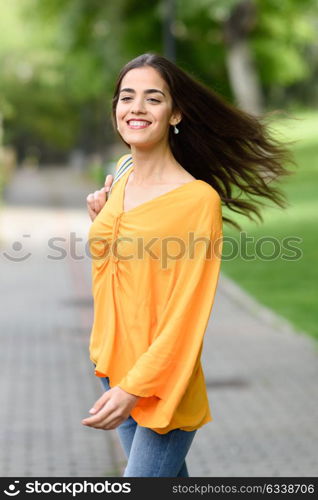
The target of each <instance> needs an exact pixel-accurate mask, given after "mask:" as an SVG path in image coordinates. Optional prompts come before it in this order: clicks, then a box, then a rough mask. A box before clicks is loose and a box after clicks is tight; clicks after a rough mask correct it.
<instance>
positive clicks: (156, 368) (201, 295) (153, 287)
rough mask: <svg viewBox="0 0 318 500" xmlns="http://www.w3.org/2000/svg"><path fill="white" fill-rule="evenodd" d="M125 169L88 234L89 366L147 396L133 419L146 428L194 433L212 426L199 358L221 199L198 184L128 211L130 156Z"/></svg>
mask: <svg viewBox="0 0 318 500" xmlns="http://www.w3.org/2000/svg"><path fill="white" fill-rule="evenodd" d="M127 161H128V162H129V161H130V165H129V168H127V169H126V171H125V172H124V173H123V174H121V175H120V179H119V180H118V182H116V183H115V184H113V186H112V192H111V196H110V197H109V199H108V201H107V202H106V203H105V205H104V207H103V208H102V210H101V211H100V212H99V214H98V215H97V217H96V218H95V219H94V221H93V223H92V224H91V227H90V230H89V248H90V253H91V257H92V293H93V298H94V322H93V326H92V331H91V339H90V346H89V349H90V359H91V361H92V362H93V363H94V364H96V368H95V374H96V375H97V376H98V377H108V378H109V382H110V386H111V387H114V386H119V387H121V388H122V389H123V390H125V391H126V392H129V393H131V394H135V395H137V396H140V399H139V400H138V402H137V404H136V406H135V407H134V408H133V409H132V410H131V416H132V417H133V419H134V420H135V421H136V422H137V423H138V424H139V425H140V426H142V427H147V428H149V429H152V430H153V431H155V432H157V433H159V434H166V433H168V432H169V431H171V430H173V429H181V430H184V431H188V432H191V431H193V430H196V429H198V428H199V427H201V426H202V425H204V424H206V423H207V422H209V421H211V420H212V415H211V412H210V408H209V402H208V397H207V391H206V385H205V379H204V374H203V370H202V366H201V361H200V357H201V351H202V347H203V337H204V333H205V331H206V327H207V324H208V320H209V316H210V313H211V310H212V306H213V302H214V297H215V291H216V287H217V283H218V277H219V271H220V264H221V251H222V243H223V242H222V210H221V199H220V196H219V194H218V193H217V191H216V190H215V189H214V188H213V187H212V186H210V184H208V183H207V182H205V181H202V180H199V179H196V180H194V181H190V182H187V183H186V184H183V185H181V186H179V187H177V188H175V189H172V190H171V191H168V192H167V193H164V194H162V195H159V196H157V197H155V198H153V199H152V200H149V201H146V202H144V203H141V204H140V205H138V206H136V207H135V208H132V209H130V210H127V211H124V210H123V208H124V207H123V201H124V192H125V186H126V183H127V180H128V177H129V175H130V173H131V171H132V170H133V164H132V161H131V155H125V156H124V157H122V158H120V160H119V162H118V164H117V171H120V173H121V172H122V165H123V164H125V162H126V163H127ZM191 235H192V236H191Z"/></svg>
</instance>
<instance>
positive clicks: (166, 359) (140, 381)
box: [118, 195, 223, 404]
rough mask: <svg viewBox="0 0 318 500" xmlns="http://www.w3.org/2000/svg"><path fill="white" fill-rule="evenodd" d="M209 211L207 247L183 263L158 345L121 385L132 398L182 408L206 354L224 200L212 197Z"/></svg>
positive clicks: (198, 247)
mask: <svg viewBox="0 0 318 500" xmlns="http://www.w3.org/2000/svg"><path fill="white" fill-rule="evenodd" d="M211 198H212V199H211ZM207 208H208V209H207V210H206V212H204V213H205V214H206V215H205V216H204V223H203V226H202V227H199V228H198V234H200V237H201V238H202V236H204V238H203V239H202V240H205V242H200V243H196V245H194V247H193V254H192V255H191V254H190V253H188V254H187V257H186V258H184V259H180V260H179V262H178V264H179V266H180V267H179V269H178V273H177V278H176V281H175V283H174V286H173V291H172V293H171V295H170V298H169V300H168V302H167V304H166V306H165V308H164V311H163V314H161V317H160V318H159V321H158V325H157V330H156V335H155V337H154V340H153V342H152V344H151V345H150V346H149V348H148V349H147V351H145V352H144V353H143V354H142V355H141V356H140V357H139V358H138V359H137V361H136V362H135V364H134V365H133V366H132V368H131V369H130V370H129V371H128V373H127V374H126V375H125V376H124V377H123V378H122V379H121V381H120V382H119V384H118V386H119V387H120V388H122V389H123V390H125V391H126V392H128V393H131V394H135V395H137V396H140V397H150V396H156V397H158V398H160V399H168V398H171V399H172V400H174V401H175V403H176V404H177V402H178V401H179V400H180V399H181V397H182V395H183V393H184V391H185V390H186V387H187V384H188V382H189V379H190V377H191V375H192V373H193V370H194V368H195V365H196V361H197V358H198V356H199V355H200V354H201V348H202V344H203V337H204V333H205V330H206V328H207V324H208V321H209V317H210V313H211V310H212V306H213V302H214V297H215V292H216V287H217V283H218V278H219V272H220V265H221V253H222V246H223V238H222V211H221V199H220V197H219V196H218V195H217V197H216V196H212V197H210V204H208V207H207ZM205 209H206V206H205ZM201 215H202V211H201ZM201 220H202V217H201ZM202 229H203V231H202ZM196 239H200V238H198V236H196ZM188 256H190V257H191V258H190V257H188Z"/></svg>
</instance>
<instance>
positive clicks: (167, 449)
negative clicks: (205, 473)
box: [100, 377, 196, 477]
mask: <svg viewBox="0 0 318 500" xmlns="http://www.w3.org/2000/svg"><path fill="white" fill-rule="evenodd" d="M100 381H101V384H102V387H103V389H104V390H106V391H107V390H109V389H110V386H109V379H108V377H104V378H103V377H101V378H100ZM116 432H117V433H118V436H119V439H120V442H121V445H122V447H123V449H124V451H125V454H126V457H127V459H128V461H127V466H126V468H125V471H124V475H123V477H189V473H188V469H187V465H186V462H185V457H186V454H187V453H188V451H189V448H190V446H191V444H192V441H193V438H194V436H195V433H196V431H192V432H186V431H182V430H181V429H174V430H172V431H170V432H168V433H167V434H158V433H157V432H154V431H153V430H151V429H148V428H147V427H140V426H139V425H138V424H137V422H136V421H135V420H134V419H133V418H132V416H129V417H128V418H127V419H126V420H125V421H124V422H123V423H122V424H120V425H119V426H118V427H117V428H116Z"/></svg>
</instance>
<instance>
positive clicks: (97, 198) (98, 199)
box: [86, 174, 114, 221]
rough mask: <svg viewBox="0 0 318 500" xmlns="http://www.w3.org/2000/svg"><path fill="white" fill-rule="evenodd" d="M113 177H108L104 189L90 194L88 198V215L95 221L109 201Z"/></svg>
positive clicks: (109, 175)
mask: <svg viewBox="0 0 318 500" xmlns="http://www.w3.org/2000/svg"><path fill="white" fill-rule="evenodd" d="M113 180H114V179H113V176H112V175H111V174H108V175H106V180H105V185H104V187H103V188H102V189H99V190H97V191H95V192H94V193H90V194H89V195H88V196H87V198H86V202H87V210H88V214H89V216H90V218H91V220H92V221H93V220H94V219H95V217H96V216H97V215H98V214H99V212H100V211H101V209H102V208H103V206H104V205H105V203H106V201H107V200H108V193H109V190H110V188H111V185H112V183H113Z"/></svg>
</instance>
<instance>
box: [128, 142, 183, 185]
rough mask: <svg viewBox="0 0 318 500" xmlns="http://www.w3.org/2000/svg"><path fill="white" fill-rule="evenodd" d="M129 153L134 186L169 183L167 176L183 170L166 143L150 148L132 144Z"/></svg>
mask: <svg viewBox="0 0 318 500" xmlns="http://www.w3.org/2000/svg"><path fill="white" fill-rule="evenodd" d="M131 155H132V160H133V164H134V170H133V172H132V174H131V181H132V184H134V185H136V186H137V185H138V186H143V185H144V186H147V185H148V186H149V185H153V184H164V183H169V176H170V177H171V175H175V174H177V173H179V172H180V171H182V170H183V169H182V167H181V166H180V165H179V164H178V162H177V161H176V159H175V158H174V156H173V154H172V152H171V150H170V147H169V146H168V145H167V146H166V147H165V148H163V147H162V146H161V147H155V148H152V149H140V148H138V147H136V146H132V147H131Z"/></svg>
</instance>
